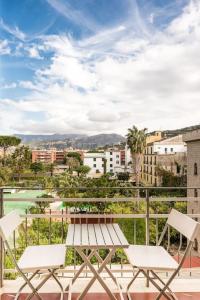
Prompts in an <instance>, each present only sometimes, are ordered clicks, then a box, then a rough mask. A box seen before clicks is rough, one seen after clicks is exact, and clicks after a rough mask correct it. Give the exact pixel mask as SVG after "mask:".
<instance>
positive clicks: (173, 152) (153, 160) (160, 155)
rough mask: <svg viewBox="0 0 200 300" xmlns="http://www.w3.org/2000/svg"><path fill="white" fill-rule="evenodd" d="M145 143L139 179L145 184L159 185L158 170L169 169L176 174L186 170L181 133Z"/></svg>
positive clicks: (160, 177) (183, 172) (159, 176)
mask: <svg viewBox="0 0 200 300" xmlns="http://www.w3.org/2000/svg"><path fill="white" fill-rule="evenodd" d="M159 138H160V140H158V141H154V142H151V143H147V146H146V149H145V153H144V156H143V163H142V170H141V181H142V182H143V183H144V184H146V185H152V186H159V185H161V184H162V176H161V175H160V172H159V170H161V169H164V170H166V171H170V172H171V173H173V174H174V175H176V176H182V175H184V174H185V172H186V163H187V161H186V157H187V155H186V151H187V148H186V144H185V143H184V141H183V137H182V135H177V136H174V137H171V138H164V139H161V136H159Z"/></svg>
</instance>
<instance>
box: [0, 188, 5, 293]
mask: <svg viewBox="0 0 200 300" xmlns="http://www.w3.org/2000/svg"><path fill="white" fill-rule="evenodd" d="M2 217H3V189H2V188H0V218H2ZM3 272H4V257H3V241H2V239H1V238H0V288H2V287H3Z"/></svg>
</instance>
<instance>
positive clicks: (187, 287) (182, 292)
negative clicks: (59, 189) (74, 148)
mask: <svg viewBox="0 0 200 300" xmlns="http://www.w3.org/2000/svg"><path fill="white" fill-rule="evenodd" d="M118 189H119V188H118ZM129 189H130V191H131V192H132V193H133V194H132V195H131V194H130V195H129V197H127V196H121V197H119V196H118V197H115V198H109V197H107V198H106V197H102V198H64V197H63V198H62V197H58V196H55V198H40V199H39V201H40V208H41V203H46V204H47V203H48V204H49V205H48V207H46V208H45V209H44V208H42V209H41V212H40V211H38V210H37V211H34V209H27V208H26V209H25V208H24V209H23V208H22V202H26V204H27V203H29V204H30V203H31V204H32V205H33V207H34V208H38V207H37V202H38V199H37V198H26V199H24V198H23V199H20V198H18V197H15V194H13V197H12V198H10V197H9V198H7V197H6V194H1V193H0V195H3V197H2V198H1V199H0V200H1V201H0V204H1V208H2V204H3V207H4V211H5V212H7V210H8V208H9V210H11V209H12V205H13V207H14V206H16V204H17V203H20V205H21V206H20V209H22V211H21V216H22V217H23V218H24V229H25V233H24V235H23V241H21V242H20V240H19V238H20V233H19V235H18V234H14V235H13V238H12V240H11V241H10V242H11V245H12V250H13V253H14V255H15V256H16V257H17V256H18V255H19V253H21V251H22V248H23V247H26V246H27V245H32V244H36V245H38V244H54V243H65V239H66V235H67V230H68V224H69V223H70V220H72V219H73V218H75V219H77V220H78V222H80V223H81V222H83V220H84V222H86V223H87V222H88V223H89V221H88V220H89V219H93V218H96V219H98V220H101V221H102V219H103V220H104V221H105V220H106V219H112V220H114V221H115V222H116V223H118V224H119V226H120V228H121V229H122V231H123V233H124V235H125V236H126V238H127V239H128V241H129V243H130V244H151V245H155V244H156V243H157V242H158V239H159V237H160V234H161V231H162V228H163V226H164V223H165V221H166V218H167V217H168V211H166V210H165V211H162V210H160V211H159V210H158V207H157V208H156V209H157V211H154V212H152V211H153V207H154V204H158V203H161V204H162V203H164V204H165V205H164V206H165V208H166V205H167V203H168V204H169V209H170V207H171V206H175V207H176V205H177V207H181V208H183V207H184V205H185V209H186V211H187V205H188V204H189V203H190V202H193V201H194V200H195V201H200V198H193V197H190V198H189V197H186V196H185V195H184V193H182V195H180V197H174V196H173V194H172V196H171V197H169V196H168V197H164V196H163V197H153V196H151V194H150V191H151V190H152V189H157V190H161V189H162V188H159V187H158V188H156V187H155V188H154V187H140V188H139V189H140V197H139V198H138V197H136V196H135V194H134V192H135V190H136V189H137V188H135V187H132V188H130V187H129ZM174 189H178V188H172V191H173V190H174ZM162 190H163V191H164V190H165V188H163V189H162ZM167 190H168V193H169V188H167ZM182 190H185V188H182ZM52 192H53V193H52V194H54V195H55V193H56V191H55V190H54V191H52ZM81 192H83V188H81ZM126 192H127V191H126ZM97 202H98V203H101V204H104V206H106V204H108V203H112V205H114V204H116V207H117V209H116V211H114V210H111V207H113V206H110V207H109V208H105V211H104V212H102V211H101V212H98V214H97V213H89V212H87V213H86V214H80V211H79V210H78V207H79V205H78V204H80V203H82V204H84V203H87V205H88V203H91V205H92V204H94V203H97ZM69 203H70V205H69ZM122 203H124V204H125V207H126V210H125V209H124V208H123V206H122V205H121V204H122ZM128 203H130V211H128V209H127V207H128ZM140 203H141V204H140ZM180 203H181V205H180ZM8 204H9V205H8ZM66 204H68V206H69V207H71V208H70V209H67V208H66ZM134 204H135V205H136V208H137V209H136V211H134V209H133V207H134V206H133V205H134ZM95 205H96V204H95ZM99 207H100V206H99ZM138 207H139V209H138ZM161 208H162V206H161ZM106 209H107V210H106ZM190 216H191V217H193V218H198V219H200V214H198V213H197V212H194V213H193V214H192V215H190ZM54 225H55V226H54ZM33 231H34V232H33ZM165 242H166V247H167V248H168V249H169V250H170V252H171V253H172V255H173V256H174V259H176V260H177V261H179V260H180V258H181V255H182V252H183V248H184V243H183V240H182V237H181V236H176V240H174V235H173V232H170V231H169V232H168V236H167V237H166V240H165ZM197 248H198V247H197ZM94 267H95V268H97V263H96V262H95V261H94ZM108 267H109V269H110V270H111V271H112V273H113V274H114V275H115V277H117V279H118V281H119V283H120V284H121V286H122V290H123V293H124V298H125V296H126V287H127V285H128V283H129V282H130V280H131V278H132V277H133V274H134V272H136V270H135V269H133V268H132V267H131V266H130V264H129V263H128V261H127V259H126V256H125V255H124V254H122V253H119V254H118V255H117V256H115V257H113V259H112V261H111V263H110V264H109V266H108ZM0 268H1V270H0V273H1V274H3V275H4V276H3V277H4V278H3V281H2V282H1V284H2V287H1V288H0V299H1V300H10V299H13V295H14V294H15V293H16V291H17V290H18V288H19V287H20V286H21V284H22V279H21V278H20V277H17V276H16V271H15V270H14V268H13V266H12V264H10V263H9V261H8V257H7V253H4V261H2V262H1V265H0ZM79 268H80V257H79V256H78V254H77V253H75V252H74V251H73V250H71V252H70V255H69V257H68V259H67V260H66V266H65V268H64V270H61V271H60V272H59V277H60V280H61V283H62V285H63V286H64V287H65V286H66V285H67V283H68V282H69V281H70V280H71V279H72V278H73V276H74V274H75V272H77V271H78V269H79ZM159 275H161V277H162V279H163V281H166V280H167V279H168V278H169V276H170V273H164V272H163V273H160V274H159ZM91 276H92V274H91V272H90V271H89V269H88V268H86V269H85V270H84V272H83V274H82V276H81V278H80V279H78V281H77V282H76V283H75V285H74V286H73V289H72V299H73V300H75V299H77V297H78V294H79V292H80V291H81V290H83V289H84V287H85V285H86V284H87V283H88V281H89V280H90V278H91ZM102 277H103V278H104V280H105V281H106V283H107V284H108V285H109V287H110V289H111V290H112V292H113V293H114V294H116V296H117V299H120V294H118V291H117V289H116V286H115V285H114V284H113V282H112V280H111V279H110V278H109V276H108V274H107V273H102ZM38 280H39V278H36V279H35V281H33V283H34V284H35V285H37V282H38ZM171 288H172V290H173V291H174V292H175V293H176V295H177V297H178V299H180V300H197V299H198V300H199V299H200V249H193V250H192V252H191V253H190V254H189V256H188V257H187V259H186V261H185V263H184V266H183V268H182V269H181V271H180V273H179V274H178V275H177V276H176V278H175V280H174V281H173V283H172V284H171ZM130 291H131V296H132V299H135V300H153V299H155V298H156V295H157V291H156V290H155V288H154V287H153V286H152V285H151V284H150V285H149V287H147V281H146V279H145V278H144V277H143V276H142V275H141V276H140V277H139V278H138V279H137V280H136V281H135V283H134V284H133V286H132V288H131V290H130ZM26 293H30V290H29V288H26V289H25V290H24V294H23V295H22V297H21V298H20V299H24V297H25V294H26ZM40 294H41V296H42V297H43V299H44V300H47V299H49V300H51V299H52V300H53V299H55V300H58V299H60V294H59V290H58V286H57V285H56V283H55V281H53V280H49V281H48V282H47V283H46V284H45V285H44V287H43V288H42V289H41V292H40ZM95 298H96V299H99V300H101V299H102V300H104V299H105V300H106V299H109V298H108V296H107V294H106V293H105V291H104V290H103V289H102V287H101V286H100V284H99V283H98V282H95V284H94V285H93V286H92V287H91V289H90V290H89V292H88V294H87V295H86V297H85V298H84V299H86V300H90V299H95ZM34 299H35V298H34ZM64 299H69V297H68V294H67V293H66V294H65V296H64ZM125 299H126V298H125ZM162 299H165V298H162Z"/></svg>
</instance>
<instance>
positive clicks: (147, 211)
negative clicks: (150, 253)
mask: <svg viewBox="0 0 200 300" xmlns="http://www.w3.org/2000/svg"><path fill="white" fill-rule="evenodd" d="M149 209H150V204H149V189H146V219H145V220H146V224H145V225H146V226H145V229H146V245H149V240H150V226H149V225H150V224H149V214H150V212H149ZM147 276H148V277H149V271H147ZM146 286H147V287H149V278H147V282H146Z"/></svg>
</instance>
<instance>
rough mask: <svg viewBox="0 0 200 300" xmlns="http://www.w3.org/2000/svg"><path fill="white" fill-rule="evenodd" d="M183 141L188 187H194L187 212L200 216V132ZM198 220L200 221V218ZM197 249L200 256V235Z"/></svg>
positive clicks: (189, 195)
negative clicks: (184, 144)
mask: <svg viewBox="0 0 200 300" xmlns="http://www.w3.org/2000/svg"><path fill="white" fill-rule="evenodd" d="M183 140H184V141H185V142H186V144H187V186H188V187H194V189H188V197H190V198H191V201H189V202H188V203H187V210H188V213H189V214H200V201H198V200H199V199H200V130H195V131H192V132H188V133H186V134H185V135H184V136H183ZM195 198H196V199H195ZM197 198H198V199H197ZM196 220H197V221H200V218H196ZM195 249H196V250H197V251H198V253H199V255H200V235H199V237H198V238H197V240H196V241H195Z"/></svg>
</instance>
